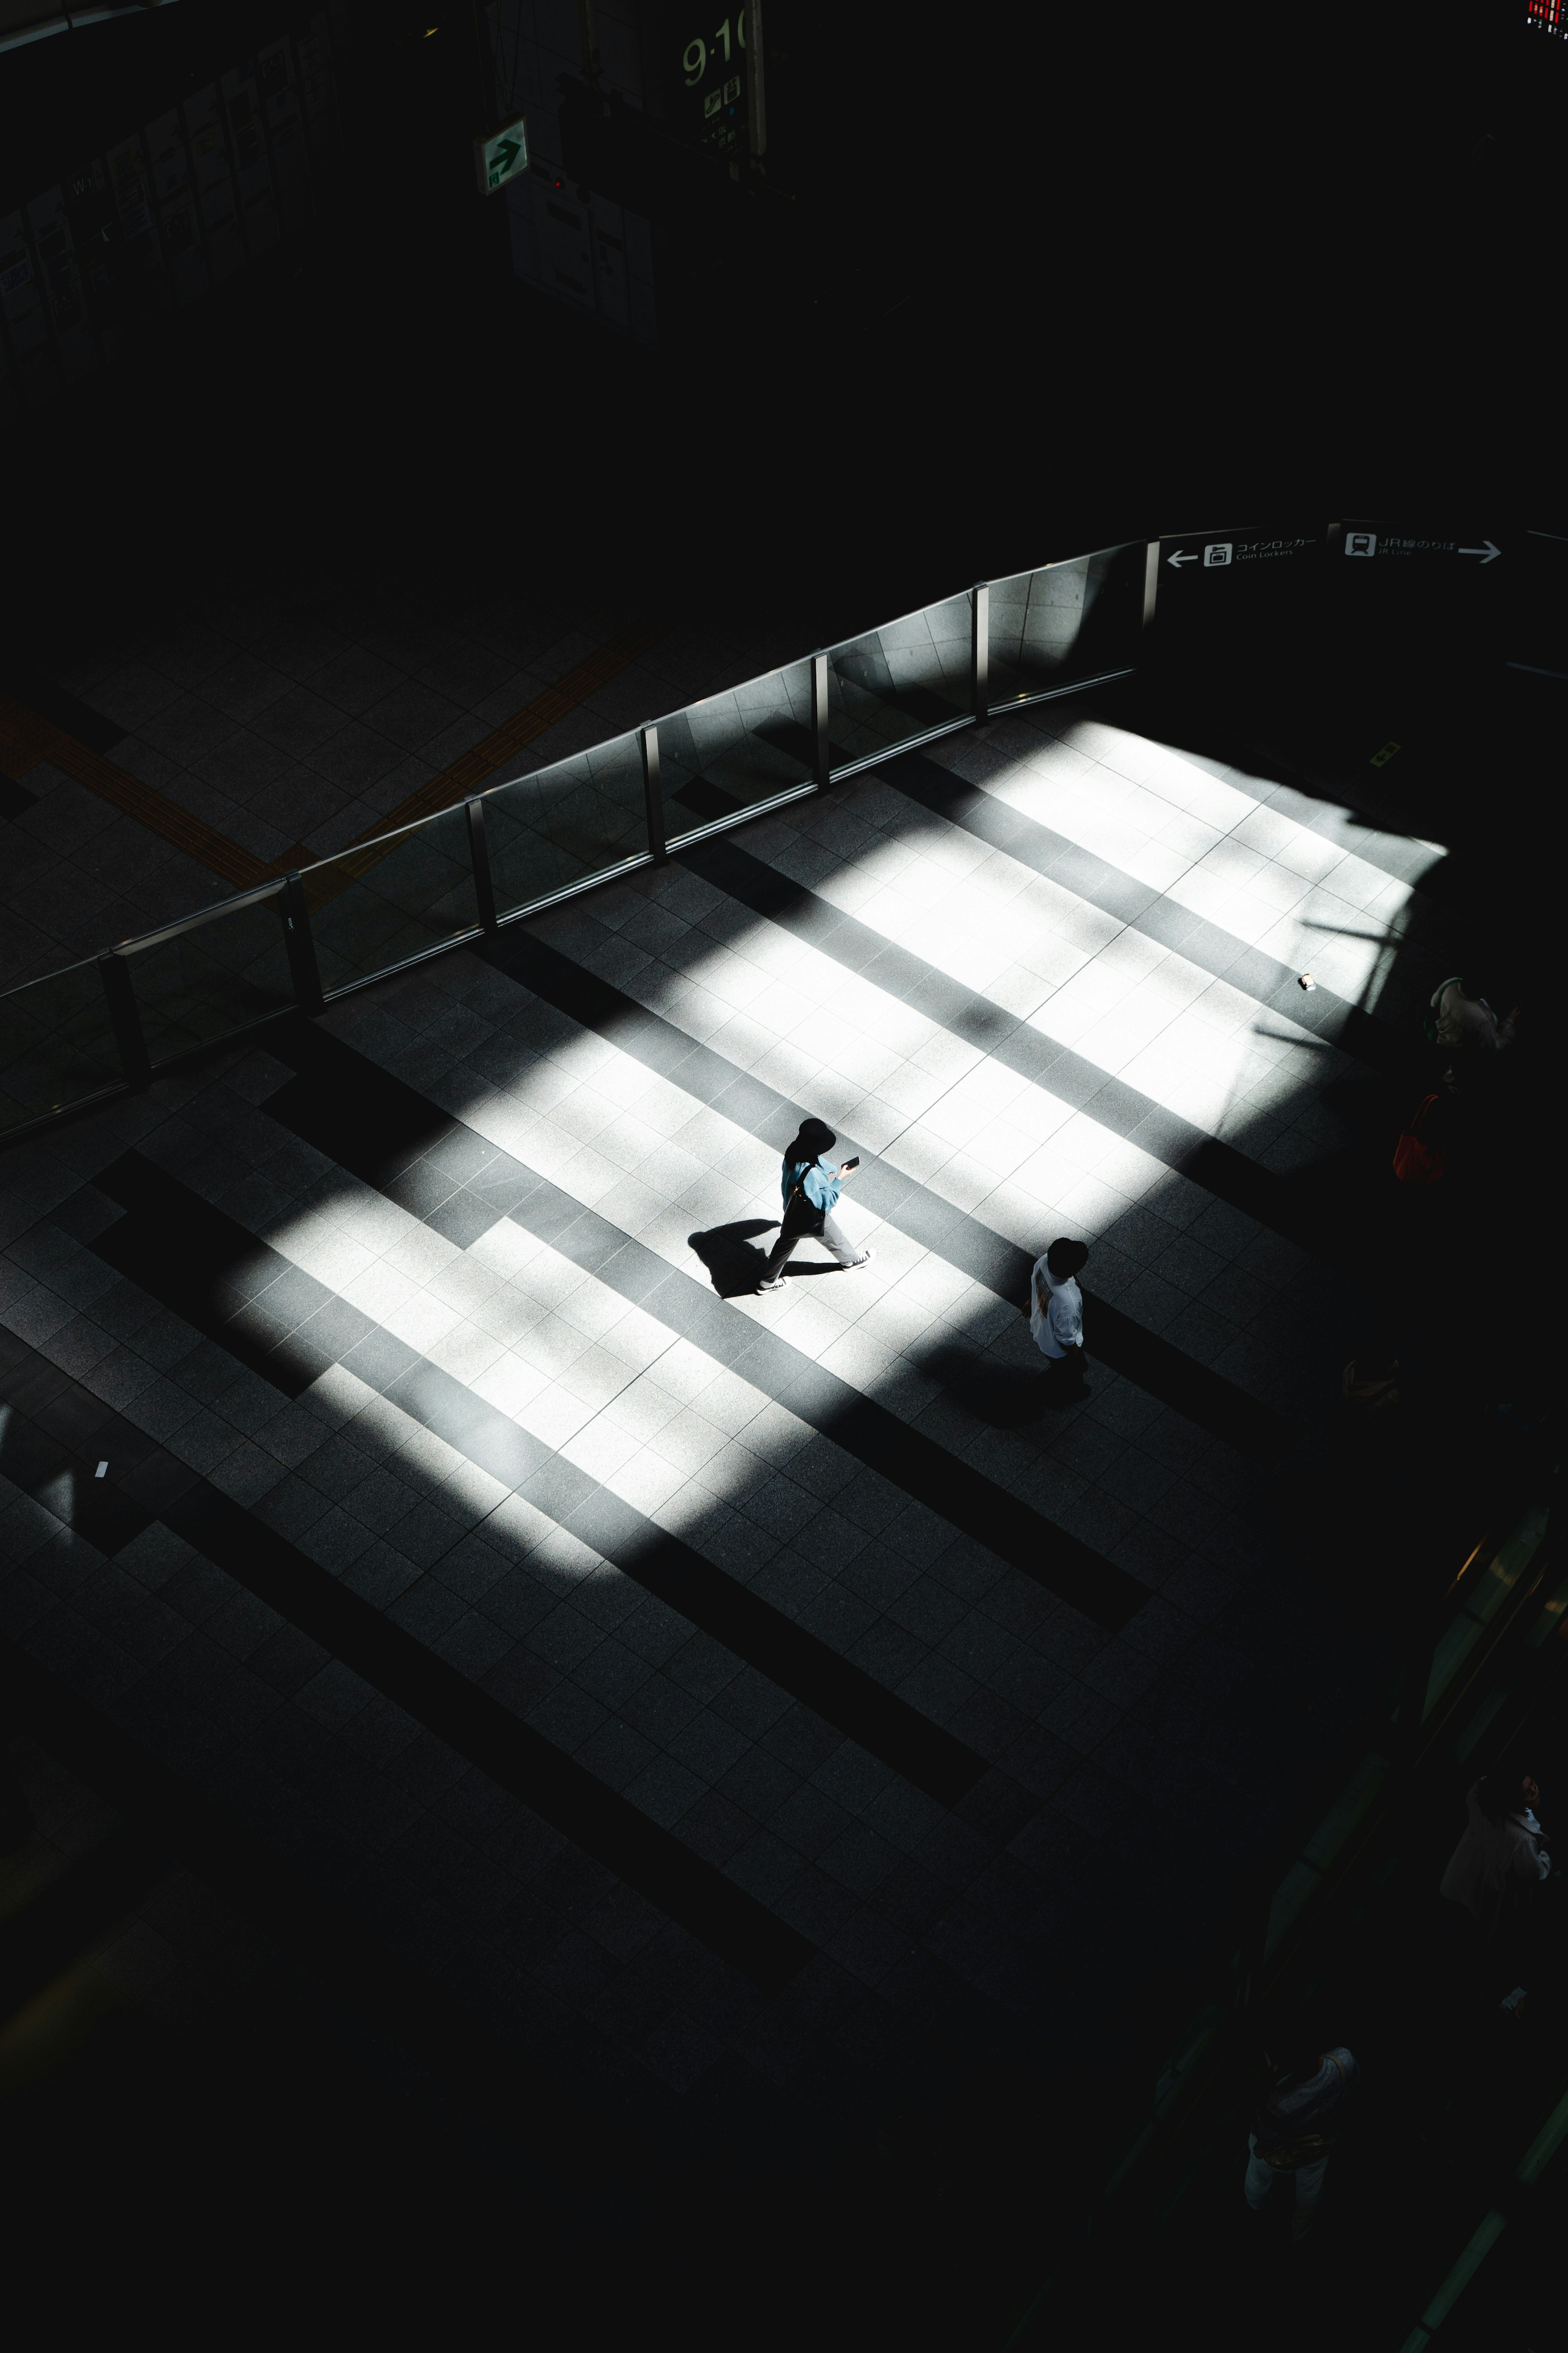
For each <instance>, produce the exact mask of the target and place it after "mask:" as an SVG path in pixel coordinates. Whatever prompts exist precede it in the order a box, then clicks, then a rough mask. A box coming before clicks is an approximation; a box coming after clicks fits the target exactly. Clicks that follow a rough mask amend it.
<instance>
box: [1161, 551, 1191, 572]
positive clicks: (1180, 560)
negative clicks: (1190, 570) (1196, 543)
mask: <svg viewBox="0 0 1568 2353" xmlns="http://www.w3.org/2000/svg"><path fill="white" fill-rule="evenodd" d="M1197 560H1198V559H1197V557H1196V555H1195V554H1194V555H1183V554H1180V553H1179V552H1178V553H1177V554H1174V555H1167V556H1166V558H1165V561H1166V563H1167V564H1173V565H1175V566H1176V568H1177V570H1178V571H1180V569H1181V567H1182V565H1184V564H1195V563H1196V562H1197Z"/></svg>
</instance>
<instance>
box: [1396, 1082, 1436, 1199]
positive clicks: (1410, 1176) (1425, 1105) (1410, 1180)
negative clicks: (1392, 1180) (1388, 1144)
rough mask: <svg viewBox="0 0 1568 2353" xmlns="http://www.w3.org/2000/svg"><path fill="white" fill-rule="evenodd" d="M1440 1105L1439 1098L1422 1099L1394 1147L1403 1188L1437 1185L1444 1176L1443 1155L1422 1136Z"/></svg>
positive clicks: (1424, 1096)
mask: <svg viewBox="0 0 1568 2353" xmlns="http://www.w3.org/2000/svg"><path fill="white" fill-rule="evenodd" d="M1436 1103H1437V1098H1436V1095H1423V1096H1422V1098H1421V1101H1420V1102H1419V1103H1417V1104H1416V1106H1415V1110H1414V1111H1413V1112H1412V1113H1411V1114H1410V1118H1409V1120H1408V1122H1407V1123H1406V1124H1405V1129H1404V1131H1403V1133H1402V1134H1401V1135H1400V1138H1399V1141H1398V1143H1397V1144H1396V1145H1394V1176H1396V1177H1397V1178H1398V1180H1399V1182H1400V1183H1401V1184H1402V1185H1436V1182H1437V1180H1438V1178H1439V1177H1440V1176H1442V1174H1443V1169H1444V1160H1443V1155H1442V1153H1441V1152H1440V1151H1439V1150H1438V1148H1437V1146H1436V1145H1435V1144H1428V1143H1427V1142H1426V1140H1425V1138H1424V1136H1423V1134H1422V1130H1423V1128H1424V1127H1425V1126H1426V1124H1427V1122H1428V1120H1429V1118H1430V1115H1431V1113H1432V1112H1433V1111H1434V1110H1435V1109H1436Z"/></svg>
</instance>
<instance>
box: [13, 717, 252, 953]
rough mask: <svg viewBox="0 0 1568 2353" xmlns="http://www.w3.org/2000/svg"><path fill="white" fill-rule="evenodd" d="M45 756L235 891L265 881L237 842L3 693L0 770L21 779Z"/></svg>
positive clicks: (247, 888) (247, 853)
mask: <svg viewBox="0 0 1568 2353" xmlns="http://www.w3.org/2000/svg"><path fill="white" fill-rule="evenodd" d="M41 760H47V761H48V763H49V765H50V766H51V767H55V768H58V769H60V770H61V771H62V773H63V774H64V775H66V776H71V777H74V778H75V780H76V782H77V783H78V784H79V785H85V786H87V789H88V791H89V793H96V794H97V795H98V797H99V798H100V800H103V801H108V802H109V804H110V807H112V808H117V809H119V810H120V811H121V814H122V815H123V816H125V817H133V818H135V819H136V822H137V824H138V825H144V826H145V827H146V828H147V830H148V832H149V833H156V834H159V835H161V836H162V837H163V839H164V840H165V841H167V842H172V843H173V845H174V848H175V849H183V850H184V853H185V856H186V857H187V858H194V859H195V861H196V863H197V865H198V866H205V868H206V869H207V870H208V871H209V872H210V873H213V874H220V875H221V876H222V877H223V879H224V881H226V882H232V883H233V884H234V886H235V888H236V890H238V891H248V890H249V889H250V888H251V886H252V884H254V883H257V882H265V881H267V879H268V876H269V875H270V874H271V873H272V871H273V869H272V868H271V867H270V866H268V865H267V864H265V863H264V861H263V860H261V859H259V858H256V857H253V856H252V854H251V852H250V851H249V850H248V849H241V848H240V846H239V844H238V843H237V841H230V840H228V839H226V837H225V836H224V835H223V834H221V833H217V832H215V831H214V829H213V828H212V827H211V826H210V825H204V824H203V823H202V820H201V818H199V817H193V816H192V815H191V813H190V811H189V809H184V808H182V807H180V805H179V803H178V802H177V801H172V800H170V799H168V798H167V797H166V796H165V795H164V794H163V793H160V792H155V791H154V790H153V786H151V785H144V784H143V783H142V779H141V778H140V776H132V775H131V773H130V772H129V770H128V769H125V768H117V767H116V766H115V765H114V763H113V761H112V760H106V759H105V758H104V756H103V754H102V753H101V752H89V749H88V747H87V745H86V744H79V743H78V742H77V740H76V737H75V736H74V735H68V734H67V733H66V732H65V730H64V729H63V728H61V727H56V726H53V725H52V724H51V723H50V722H49V721H48V720H47V719H40V718H39V717H38V714H37V712H35V711H29V710H28V709H27V708H26V704H24V703H20V702H13V701H12V700H11V697H10V696H9V695H5V694H0V768H3V769H4V770H5V773H6V774H7V776H16V777H17V778H20V777H22V776H25V775H26V771H27V769H29V768H33V767H37V765H38V763H39V761H41ZM193 912H194V910H193Z"/></svg>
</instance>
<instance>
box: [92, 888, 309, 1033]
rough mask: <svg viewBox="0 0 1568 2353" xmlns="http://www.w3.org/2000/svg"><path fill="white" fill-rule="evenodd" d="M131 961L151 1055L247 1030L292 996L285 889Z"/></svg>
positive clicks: (219, 916) (228, 911)
mask: <svg viewBox="0 0 1568 2353" xmlns="http://www.w3.org/2000/svg"><path fill="white" fill-rule="evenodd" d="M127 962H128V964H129V965H130V969H131V985H132V988H133V989H134V990H135V992H136V1004H137V1008H138V1009H139V1011H140V1013H141V1015H142V1036H143V1037H144V1038H145V1039H146V1040H147V1051H148V1054H149V1055H150V1056H151V1058H152V1060H153V1061H154V1062H166V1061H168V1060H169V1059H170V1057H171V1056H172V1055H174V1054H183V1053H184V1052H185V1051H186V1050H188V1049H189V1048H190V1047H192V1046H201V1045H205V1043H206V1042H207V1040H208V1039H213V1038H224V1037H226V1036H227V1035H228V1034H229V1032H230V1031H231V1030H235V1029H249V1027H250V1025H251V1023H252V1022H253V1021H265V1020H266V1019H267V1018H268V1014H272V1013H280V1012H282V1011H283V1009H284V1008H285V1007H287V1006H289V1005H291V1004H292V1003H293V1002H294V989H293V984H292V981H291V978H290V976H289V951H288V948H287V947H286V945H285V944H284V935H283V899H282V892H281V890H280V889H279V890H278V891H269V892H267V893H265V895H264V896H262V897H260V898H256V899H242V900H241V901H240V902H238V903H237V905H235V906H232V907H226V908H224V909H223V911H222V913H219V914H216V915H212V916H209V917H208V918H207V920H206V922H205V923H197V924H195V925H194V926H193V927H192V928H191V930H189V931H186V932H180V933H178V934H176V935H175V936H174V938H173V939H163V940H157V941H154V942H153V944H152V945H151V946H150V947H146V948H143V949H142V950H141V951H140V952H139V953H138V954H136V955H132V956H130V957H128V958H127Z"/></svg>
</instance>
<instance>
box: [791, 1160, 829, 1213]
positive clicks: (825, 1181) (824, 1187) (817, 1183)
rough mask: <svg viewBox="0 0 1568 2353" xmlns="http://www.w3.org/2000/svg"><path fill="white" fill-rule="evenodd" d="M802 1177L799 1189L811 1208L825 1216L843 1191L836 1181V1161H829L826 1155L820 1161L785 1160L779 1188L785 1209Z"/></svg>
mask: <svg viewBox="0 0 1568 2353" xmlns="http://www.w3.org/2000/svg"><path fill="white" fill-rule="evenodd" d="M803 1175H804V1176H805V1184H804V1185H803V1186H802V1187H801V1190H802V1191H803V1192H804V1193H805V1198H806V1199H807V1200H808V1201H809V1202H810V1203H811V1206H812V1208H814V1209H821V1210H822V1211H823V1212H824V1213H825V1214H826V1212H828V1211H830V1210H831V1209H832V1208H833V1205H834V1203H835V1202H836V1201H837V1198H838V1196H839V1194H840V1193H841V1192H842V1191H843V1190H844V1187H843V1186H842V1185H840V1183H839V1181H838V1163H837V1160H829V1159H828V1157H827V1155H826V1153H824V1154H823V1155H822V1158H821V1159H820V1160H786V1161H785V1162H784V1176H783V1178H782V1181H781V1183H780V1186H779V1191H780V1193H781V1194H782V1195H783V1198H784V1207H785V1208H788V1207H789V1197H790V1195H791V1194H792V1193H793V1192H794V1190H795V1186H796V1184H797V1183H798V1182H799V1180H800V1178H801V1176H803Z"/></svg>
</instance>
